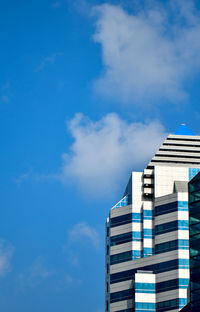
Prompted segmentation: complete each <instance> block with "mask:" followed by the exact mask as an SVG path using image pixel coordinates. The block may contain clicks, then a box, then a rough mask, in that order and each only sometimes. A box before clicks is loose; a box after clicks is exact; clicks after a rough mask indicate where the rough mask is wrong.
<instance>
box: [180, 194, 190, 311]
mask: <svg viewBox="0 0 200 312" xmlns="http://www.w3.org/2000/svg"><path fill="white" fill-rule="evenodd" d="M178 255H179V308H180V309H181V308H183V307H184V306H185V305H186V304H187V303H188V301H189V293H188V292H189V278H190V270H189V212H188V193H186V192H185V193H184V192H183V193H178Z"/></svg>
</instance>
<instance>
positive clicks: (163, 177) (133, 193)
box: [105, 124, 200, 312]
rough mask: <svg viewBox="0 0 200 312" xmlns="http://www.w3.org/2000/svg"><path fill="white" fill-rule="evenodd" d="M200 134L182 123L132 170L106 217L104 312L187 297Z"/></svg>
mask: <svg viewBox="0 0 200 312" xmlns="http://www.w3.org/2000/svg"><path fill="white" fill-rule="evenodd" d="M199 171H200V136H196V135H193V133H192V132H191V131H190V130H189V129H188V128H187V127H186V126H185V125H184V124H183V125H181V126H180V127H179V129H178V131H177V132H176V133H175V134H174V135H169V136H168V137H167V138H166V140H165V141H164V143H163V144H162V146H161V147H160V148H159V150H158V151H157V153H156V154H155V156H154V157H153V158H152V160H151V161H150V163H149V165H148V166H147V168H146V169H144V171H143V172H132V174H131V177H130V179H129V182H128V184H127V187H126V189H125V193H124V196H123V198H122V199H121V200H120V201H119V202H118V203H117V204H116V205H115V206H114V207H113V208H112V209H111V210H110V213H109V218H108V219H107V222H106V298H105V299H106V312H117V311H118V312H133V311H135V312H142V311H143V312H148V311H149V312H150V311H151V312H153V311H156V312H165V311H167V312H176V311H180V310H181V309H182V308H183V307H184V306H186V305H187V303H188V302H189V292H190V291H189V278H190V272H189V217H188V182H189V181H190V180H191V179H192V178H193V177H194V176H195V175H196V174H197V173H198V172H199Z"/></svg>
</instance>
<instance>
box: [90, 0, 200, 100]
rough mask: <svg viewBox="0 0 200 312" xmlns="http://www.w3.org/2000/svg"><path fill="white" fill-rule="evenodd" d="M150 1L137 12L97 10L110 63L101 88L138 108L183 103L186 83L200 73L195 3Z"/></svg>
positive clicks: (98, 32) (106, 59)
mask: <svg viewBox="0 0 200 312" xmlns="http://www.w3.org/2000/svg"><path fill="white" fill-rule="evenodd" d="M144 2H146V3H148V6H147V5H146V6H143V9H142V10H139V11H138V10H132V12H135V13H132V14H131V13H130V12H129V13H128V12H127V11H126V10H124V9H123V8H122V7H120V6H116V5H110V4H103V5H99V6H96V7H95V9H94V11H95V14H96V17H97V22H96V33H95V36H94V40H95V41H96V42H97V43H99V44H100V45H101V48H102V60H103V65H104V70H103V74H102V76H101V77H100V78H99V79H98V80H97V81H96V82H95V89H96V91H97V92H98V93H100V94H103V95H104V96H108V97H113V98H114V99H116V100H118V99H119V100H121V101H126V102H130V103H131V104H132V105H135V104H136V103H140V104H141V100H143V102H142V105H143V106H146V105H148V103H149V102H150V100H153V102H154V103H155V101H156V100H157V99H167V100H170V101H173V102H175V101H178V100H182V99H184V98H185V97H186V96H187V92H186V90H185V88H184V82H185V81H186V80H187V79H190V78H191V76H194V75H195V74H196V73H199V71H200V58H199V55H200V14H199V10H198V9H197V8H195V5H194V1H186V0H181V1H180V0H173V1H167V2H166V3H165V5H164V4H162V3H161V2H160V1H144ZM147 99H148V100H147Z"/></svg>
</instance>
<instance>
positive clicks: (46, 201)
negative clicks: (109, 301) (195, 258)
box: [0, 0, 200, 312]
mask: <svg viewBox="0 0 200 312" xmlns="http://www.w3.org/2000/svg"><path fill="white" fill-rule="evenodd" d="M199 13H200V11H199V4H198V3H197V1H196V2H195V1H191V0H190V1H186V0H184V1H183V0H181V1H178V0H173V1H129V0H127V1H100V0H99V1H98V0H97V1H84V0H75V1H70V0H68V1H67V0H61V1H59V0H58V1H49V0H43V1H38V0H35V1H17V2H16V1H10V0H8V1H1V10H0V15H1V16H0V25H1V26H0V40H1V58H0V68H1V75H0V118H1V122H0V127H1V130H0V136H1V164H0V165H1V188H0V198H1V202H0V204H1V205H0V207H1V209H0V310H1V311H4V312H11V311H12V312H13V311H16V312H17V311H20V312H35V311H37V312H40V311H41V312H44V311H47V312H55V311H56V312H57V311H59V312H64V311H73V312H78V311H80V310H81V311H84V312H102V311H104V224H105V219H106V217H107V215H108V211H109V209H110V208H111V207H112V206H113V205H114V204H115V203H116V202H117V201H118V200H119V199H120V198H121V196H122V194H123V191H124V189H125V185H126V182H127V181H128V178H129V174H130V172H131V170H142V169H143V168H144V167H145V166H146V165H147V164H148V161H149V160H150V159H151V157H152V155H153V153H154V152H155V150H156V148H157V147H158V146H159V144H160V143H161V142H162V140H163V138H164V137H165V136H166V135H167V134H168V133H173V132H175V130H176V129H177V127H178V126H179V124H180V123H182V122H185V123H186V124H187V125H188V126H189V127H190V128H191V129H192V131H193V132H195V133H196V134H199V133H200V126H199V120H200V111H199V100H200V91H199V85H200V58H199V55H200V17H199V16H200V15H199ZM144 142H145V144H144Z"/></svg>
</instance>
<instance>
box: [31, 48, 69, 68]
mask: <svg viewBox="0 0 200 312" xmlns="http://www.w3.org/2000/svg"><path fill="white" fill-rule="evenodd" d="M63 55H64V54H63V53H62V52H57V53H54V54H52V55H50V56H47V57H45V58H44V59H43V61H42V62H41V63H40V64H39V66H38V67H37V68H36V69H35V72H39V71H41V70H43V69H44V68H45V67H46V66H47V65H48V64H54V63H55V62H56V60H57V58H58V57H59V56H63Z"/></svg>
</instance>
